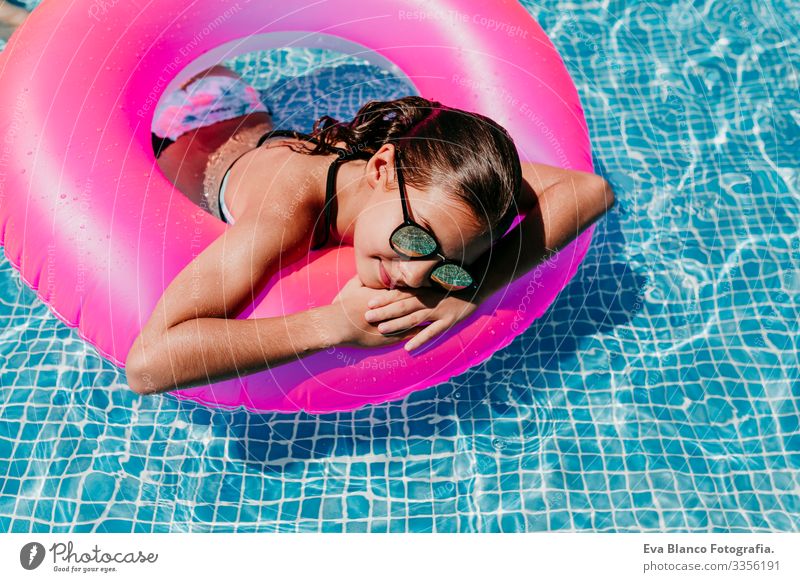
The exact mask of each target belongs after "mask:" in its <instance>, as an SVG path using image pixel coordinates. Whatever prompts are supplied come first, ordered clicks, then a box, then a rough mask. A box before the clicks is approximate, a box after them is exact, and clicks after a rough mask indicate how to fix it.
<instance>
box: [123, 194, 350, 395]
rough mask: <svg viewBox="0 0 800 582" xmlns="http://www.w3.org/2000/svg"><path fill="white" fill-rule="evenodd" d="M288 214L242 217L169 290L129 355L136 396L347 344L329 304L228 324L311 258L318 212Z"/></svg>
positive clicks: (298, 210) (230, 375) (226, 376)
mask: <svg viewBox="0 0 800 582" xmlns="http://www.w3.org/2000/svg"><path fill="white" fill-rule="evenodd" d="M275 198H277V197H275ZM275 198H273V199H275ZM286 198H289V197H286ZM265 206H266V205H265ZM301 206H302V205H301ZM285 210H286V209H283V208H281V207H277V208H276V205H275V204H273V205H271V206H270V208H268V209H267V208H262V209H259V211H254V212H250V213H243V215H242V217H241V218H240V219H239V220H237V221H236V223H235V224H234V225H233V226H231V227H229V228H228V229H227V230H226V231H225V233H224V234H223V235H221V236H220V237H219V238H218V239H217V240H215V241H214V242H213V243H211V244H210V245H209V246H208V247H207V248H206V249H204V250H203V252H202V253H200V254H199V255H198V256H197V257H195V258H194V259H193V260H192V261H191V262H190V263H189V264H188V265H186V267H185V268H184V269H183V270H182V271H181V272H180V273H179V274H178V275H177V276H176V277H175V279H174V280H173V281H172V282H171V283H170V284H169V286H168V287H167V289H166V290H165V291H164V294H163V295H162V296H161V298H160V299H159V301H158V303H157V305H156V307H155V309H154V310H153V313H152V314H151V316H150V318H149V320H148V321H147V323H146V324H145V326H144V328H143V329H142V331H141V333H140V335H139V336H138V337H137V338H136V341H135V342H134V343H133V346H132V347H131V350H130V352H129V353H128V357H127V362H126V366H125V372H126V374H127V377H128V383H129V385H130V387H131V389H132V390H134V391H135V392H137V393H139V394H153V393H158V392H166V391H169V390H173V389H176V388H189V387H191V386H197V385H204V384H210V383H213V382H217V381H221V380H225V379H229V378H233V377H237V376H243V375H246V374H250V373H252V372H255V371H258V370H263V369H265V368H268V367H270V366H275V365H279V364H282V363H285V362H287V361H290V360H294V359H298V358H302V357H304V356H307V355H309V354H312V353H314V352H316V351H319V350H320V349H323V348H326V347H328V346H330V345H335V344H337V343H340V342H341V341H343V340H342V338H341V337H340V334H341V333H342V330H343V327H342V326H341V325H340V324H337V322H338V321H340V320H339V319H338V317H337V313H335V312H332V311H331V310H332V309H333V308H332V306H330V305H328V306H323V307H319V308H314V309H310V310H308V311H303V312H301V313H296V314H292V315H288V316H280V317H271V318H261V319H244V320H237V319H227V318H229V317H234V316H235V315H236V313H238V312H239V311H240V310H241V309H242V308H244V307H245V306H246V305H248V304H249V303H250V302H251V301H252V300H253V298H254V297H255V296H256V295H257V294H258V292H259V290H260V286H261V285H263V284H265V283H266V282H267V281H268V280H269V278H270V277H271V276H272V275H273V274H274V273H275V272H276V271H277V269H278V268H279V267H278V265H279V264H280V263H283V264H289V263H292V262H294V261H296V260H298V259H300V258H301V257H302V256H304V255H305V254H306V253H307V252H308V245H309V240H308V237H309V233H311V232H312V231H313V225H314V219H313V218H312V213H311V212H309V211H307V210H304V209H302V208H293V209H292V212H293V213H294V214H293V215H292V218H291V220H286V219H285V218H284V216H285V215H284V216H281V215H282V213H283V212H284V211H285Z"/></svg>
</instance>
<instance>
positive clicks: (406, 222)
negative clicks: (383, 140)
mask: <svg viewBox="0 0 800 582" xmlns="http://www.w3.org/2000/svg"><path fill="white" fill-rule="evenodd" d="M401 159H402V154H401V153H400V148H399V147H397V145H395V150H394V168H395V173H396V174H397V185H398V187H399V189H400V201H401V203H402V206H403V224H401V225H400V226H398V227H397V228H395V229H394V230H393V231H392V234H391V235H390V236H389V245H391V247H392V250H393V251H394V252H396V253H397V254H398V255H399V256H400V257H402V258H403V259H406V260H408V261H427V260H430V259H431V258H433V257H438V258H439V263H438V264H437V265H436V266H434V267H433V269H431V272H430V274H429V275H428V279H429V280H430V281H431V283H433V284H435V285H436V286H437V287H440V288H442V289H444V290H445V291H447V292H448V293H456V292H457V293H463V292H474V291H476V290H477V288H478V286H477V284H476V283H475V277H473V275H472V273H470V272H469V271H468V270H467V269H465V268H464V266H463V265H461V264H459V263H457V262H456V261H453V260H450V259H448V258H447V257H445V256H444V255H443V254H442V247H441V246H440V245H439V241H438V239H437V238H436V237H435V236H434V235H433V233H432V232H431V231H430V230H428V229H427V228H425V227H424V226H422V225H421V224H418V223H416V222H414V221H413V220H411V216H410V214H409V212H408V201H407V200H406V183H405V180H404V179H403V172H402V171H401V170H400V162H401ZM407 226H413V227H416V228H418V229H420V230H422V231H423V232H424V233H425V234H427V235H428V236H429V237H431V240H433V242H434V243H435V244H436V248H435V249H434V250H433V251H432V252H430V253H428V254H427V255H423V256H419V257H412V256H409V255H407V254H405V253H403V252H402V251H400V250H398V249H397V248H396V247H395V246H394V241H393V239H394V235H395V234H397V231H399V230H400V229H402V228H405V227H407ZM443 265H455V266H457V267H458V268H460V269H461V270H462V271H464V272H465V273H466V274H467V275H469V277H470V279H472V283H470V284H469V285H468V286H466V287H462V288H461V289H457V290H453V289H448V288H446V287H445V286H444V285H442V284H441V283H439V282H438V281H436V280H435V279H434V278H433V273H434V271H436V269H438V268H440V267H442V266H443Z"/></svg>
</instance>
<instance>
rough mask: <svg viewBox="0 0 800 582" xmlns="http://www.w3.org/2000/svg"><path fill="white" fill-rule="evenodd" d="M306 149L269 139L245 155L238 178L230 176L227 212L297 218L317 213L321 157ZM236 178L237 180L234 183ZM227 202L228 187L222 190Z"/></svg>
mask: <svg viewBox="0 0 800 582" xmlns="http://www.w3.org/2000/svg"><path fill="white" fill-rule="evenodd" d="M305 147H308V146H307V144H304V143H303V142H302V141H301V140H296V139H292V138H280V139H277V138H275V139H272V140H269V142H267V143H264V144H263V145H262V146H261V147H260V148H257V149H255V150H253V151H252V152H250V153H248V154H247V156H246V158H249V159H245V158H243V159H242V160H241V161H242V162H243V163H242V165H241V167H240V168H238V170H239V172H238V173H239V176H233V175H232V176H231V180H230V182H233V183H232V184H229V188H230V187H231V186H233V188H232V190H233V191H232V194H231V200H230V206H229V208H230V210H231V213H232V214H233V215H234V216H237V217H238V216H241V215H242V214H244V213H251V212H254V213H258V214H264V213H265V211H268V212H267V214H268V215H271V214H272V211H274V212H276V213H277V214H278V215H279V216H285V217H287V218H288V217H292V218H299V216H300V214H301V213H302V214H303V215H306V216H309V217H310V216H313V215H314V214H315V213H317V214H318V212H319V210H320V208H321V206H322V203H323V200H322V199H323V198H324V192H322V193H320V191H319V184H320V183H321V178H322V177H323V176H322V173H323V172H324V171H325V157H324V156H311V155H308V154H306V153H303V148H305ZM235 178H238V180H235ZM225 201H226V203H228V188H226V191H225Z"/></svg>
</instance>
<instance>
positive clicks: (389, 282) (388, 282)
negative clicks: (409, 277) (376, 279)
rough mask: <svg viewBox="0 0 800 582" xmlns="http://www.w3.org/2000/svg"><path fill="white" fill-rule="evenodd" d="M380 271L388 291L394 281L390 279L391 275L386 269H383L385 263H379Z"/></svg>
mask: <svg viewBox="0 0 800 582" xmlns="http://www.w3.org/2000/svg"><path fill="white" fill-rule="evenodd" d="M378 266H379V271H380V274H381V281H382V282H383V284H384V285H386V288H387V289H391V288H392V279H391V278H390V277H389V273H387V272H386V269H384V268H383V263H380V262H379V263H378Z"/></svg>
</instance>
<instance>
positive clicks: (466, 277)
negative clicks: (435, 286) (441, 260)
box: [431, 263, 472, 291]
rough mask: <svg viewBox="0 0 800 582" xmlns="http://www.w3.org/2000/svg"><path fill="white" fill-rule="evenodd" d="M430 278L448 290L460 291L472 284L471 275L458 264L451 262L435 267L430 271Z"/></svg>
mask: <svg viewBox="0 0 800 582" xmlns="http://www.w3.org/2000/svg"><path fill="white" fill-rule="evenodd" d="M431 279H433V280H434V281H436V282H437V283H439V285H441V286H442V287H444V288H445V289H447V290H448V291H460V290H461V289H465V288H467V287H469V286H470V285H471V284H472V276H471V275H470V274H469V273H467V272H466V271H465V270H464V269H462V268H461V267H459V266H458V265H453V264H451V263H447V264H444V265H441V266H439V267H436V268H435V269H434V270H433V272H432V273H431Z"/></svg>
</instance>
